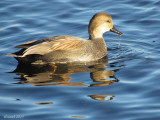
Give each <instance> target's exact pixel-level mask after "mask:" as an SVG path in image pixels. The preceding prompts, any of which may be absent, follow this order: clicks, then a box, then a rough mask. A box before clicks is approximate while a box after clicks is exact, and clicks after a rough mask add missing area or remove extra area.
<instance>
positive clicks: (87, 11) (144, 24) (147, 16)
mask: <svg viewBox="0 0 160 120" xmlns="http://www.w3.org/2000/svg"><path fill="white" fill-rule="evenodd" d="M159 6H160V1H158V0H139V1H133V0H132V1H131V0H125V1H112V0H106V1H95V0H94V1H74V0H65V1H58V0H54V1H51V0H48V1H42V0H27V1H19V0H1V1H0V18H1V19H0V43H1V44H0V54H1V55H0V68H1V71H0V76H1V77H0V101H1V102H0V119H5V118H11V119H18V118H20V119H26V120H29V119H31V120H36V119H37V120H40V119H44V120H80V119H82V120H83V119H85V120H106V119H108V120H160V87H159V85H160V81H159V77H160V64H159V59H160V55H159V53H160V49H159V48H160V47H159V46H160V42H159V40H160V39H159V38H160V27H159V25H160V10H159ZM101 11H105V12H107V13H109V14H110V15H111V16H112V17H113V21H114V25H115V26H116V27H117V28H118V29H119V30H120V31H121V32H123V36H122V37H121V38H120V37H119V36H118V35H116V34H114V33H110V32H108V33H106V34H104V38H105V41H106V44H107V46H108V53H107V54H108V60H107V58H106V60H105V61H104V62H102V63H99V64H95V65H92V66H58V68H57V70H56V71H55V72H53V71H54V68H53V67H51V66H39V67H38V68H37V67H34V66H20V65H18V63H17V61H16V60H15V59H14V58H12V57H8V56H5V54H7V53H11V52H14V51H16V49H15V48H14V46H16V45H19V44H22V43H24V42H27V41H30V40H35V39H43V38H47V37H51V36H55V35H73V36H77V37H82V38H88V31H87V27H88V22H89V20H90V18H91V17H92V16H93V15H94V14H95V13H97V12H101ZM119 41H120V48H118V44H119Z"/></svg>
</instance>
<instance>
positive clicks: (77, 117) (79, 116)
mask: <svg viewBox="0 0 160 120" xmlns="http://www.w3.org/2000/svg"><path fill="white" fill-rule="evenodd" d="M71 118H86V117H85V116H71Z"/></svg>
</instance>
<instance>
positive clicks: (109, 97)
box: [88, 95, 115, 101]
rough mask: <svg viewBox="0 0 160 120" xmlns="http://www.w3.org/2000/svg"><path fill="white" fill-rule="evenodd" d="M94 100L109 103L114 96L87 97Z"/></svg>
mask: <svg viewBox="0 0 160 120" xmlns="http://www.w3.org/2000/svg"><path fill="white" fill-rule="evenodd" d="M88 96H89V97H91V98H92V99H94V100H100V101H110V100H112V99H113V97H115V96H114V95H88Z"/></svg>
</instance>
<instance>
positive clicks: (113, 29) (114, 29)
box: [110, 26, 123, 35]
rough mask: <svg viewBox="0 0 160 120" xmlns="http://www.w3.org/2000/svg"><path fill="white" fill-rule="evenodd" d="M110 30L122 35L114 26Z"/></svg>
mask: <svg viewBox="0 0 160 120" xmlns="http://www.w3.org/2000/svg"><path fill="white" fill-rule="evenodd" d="M110 31H111V32H114V33H117V34H119V35H122V34H123V33H121V32H120V31H119V30H117V29H116V28H115V27H114V26H113V28H112V29H110Z"/></svg>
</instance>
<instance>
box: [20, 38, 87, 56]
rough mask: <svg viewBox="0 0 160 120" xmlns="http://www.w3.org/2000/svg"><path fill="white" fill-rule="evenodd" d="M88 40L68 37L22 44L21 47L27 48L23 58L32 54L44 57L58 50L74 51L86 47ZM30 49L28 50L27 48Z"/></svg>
mask: <svg viewBox="0 0 160 120" xmlns="http://www.w3.org/2000/svg"><path fill="white" fill-rule="evenodd" d="M85 41H86V40H84V39H81V38H76V37H72V36H68V37H66V38H64V37H59V38H58V39H55V38H54V39H46V40H42V41H33V42H30V43H25V44H22V45H20V46H18V48H19V47H21V48H26V49H25V50H24V51H23V55H22V56H21V57H25V56H27V55H31V54H39V55H44V54H47V53H49V52H54V51H57V50H66V51H67V50H73V49H78V48H80V47H81V46H83V45H84V42H85ZM27 47H28V48H27Z"/></svg>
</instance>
